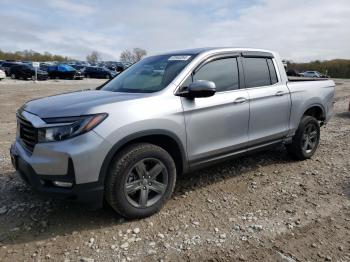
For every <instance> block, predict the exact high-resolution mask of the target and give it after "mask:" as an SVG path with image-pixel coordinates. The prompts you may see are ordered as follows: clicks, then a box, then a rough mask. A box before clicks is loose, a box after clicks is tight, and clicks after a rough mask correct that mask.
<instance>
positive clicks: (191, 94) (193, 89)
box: [180, 80, 216, 99]
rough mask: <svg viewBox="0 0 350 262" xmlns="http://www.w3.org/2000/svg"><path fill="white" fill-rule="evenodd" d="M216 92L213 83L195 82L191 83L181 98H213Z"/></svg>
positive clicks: (205, 81)
mask: <svg viewBox="0 0 350 262" xmlns="http://www.w3.org/2000/svg"><path fill="white" fill-rule="evenodd" d="M215 92H216V86H215V83H214V82H212V81H207V80H196V81H194V82H193V83H191V84H190V85H189V86H188V88H187V90H186V91H184V92H183V93H181V94H180V95H181V96H184V97H188V98H192V99H193V98H199V97H209V96H213V95H214V94H215Z"/></svg>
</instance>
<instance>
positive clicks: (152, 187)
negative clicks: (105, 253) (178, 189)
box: [105, 143, 176, 218]
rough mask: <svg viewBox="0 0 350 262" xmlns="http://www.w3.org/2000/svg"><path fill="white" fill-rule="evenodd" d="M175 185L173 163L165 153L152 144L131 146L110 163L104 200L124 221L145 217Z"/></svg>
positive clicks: (152, 212)
mask: <svg viewBox="0 0 350 262" xmlns="http://www.w3.org/2000/svg"><path fill="white" fill-rule="evenodd" d="M175 181H176V167H175V163H174V160H173V159H172V158H171V156H170V155H169V153H168V152H167V151H165V150H164V149H163V148H161V147H158V146H156V145H153V144H146V143H140V144H134V145H131V146H129V147H127V148H126V149H124V150H123V151H122V152H121V153H120V154H118V156H116V158H115V159H114V160H113V164H112V165H111V168H110V171H109V175H108V177H107V179H106V186H105V188H106V200H107V202H108V203H109V205H110V206H111V207H112V208H113V209H114V210H115V211H116V212H118V213H119V214H120V215H122V216H124V217H128V218H143V217H147V216H150V215H152V214H154V213H156V212H157V211H159V210H160V209H161V207H162V206H163V205H164V203H165V202H166V201H167V200H168V199H169V198H170V196H171V194H172V192H173V190H174V186H175Z"/></svg>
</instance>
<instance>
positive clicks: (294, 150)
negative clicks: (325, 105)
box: [287, 116, 320, 160]
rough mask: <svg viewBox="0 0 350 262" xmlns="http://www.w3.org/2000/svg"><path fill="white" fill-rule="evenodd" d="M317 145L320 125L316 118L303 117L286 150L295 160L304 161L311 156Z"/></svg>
mask: <svg viewBox="0 0 350 262" xmlns="http://www.w3.org/2000/svg"><path fill="white" fill-rule="evenodd" d="M319 143H320V124H319V123H318V121H317V119H316V118H314V117H312V116H304V117H303V118H302V119H301V121H300V124H299V127H298V129H297V131H296V132H295V135H294V137H293V140H292V143H291V144H289V145H287V150H288V152H289V153H290V154H291V155H292V156H293V157H295V158H296V159H298V160H305V159H308V158H311V157H312V156H313V154H314V153H315V152H316V149H317V147H318V145H319Z"/></svg>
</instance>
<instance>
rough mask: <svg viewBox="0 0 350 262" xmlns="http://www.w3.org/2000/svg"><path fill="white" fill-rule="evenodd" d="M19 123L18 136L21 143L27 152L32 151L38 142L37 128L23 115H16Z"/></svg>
mask: <svg viewBox="0 0 350 262" xmlns="http://www.w3.org/2000/svg"><path fill="white" fill-rule="evenodd" d="M17 118H18V124H19V137H20V139H21V142H22V145H23V146H24V148H25V149H27V150H28V151H29V152H31V153H32V152H33V150H34V146H35V145H36V144H37V143H38V129H37V128H35V127H34V126H33V125H32V123H30V122H29V121H28V120H25V119H24V118H23V117H20V116H17Z"/></svg>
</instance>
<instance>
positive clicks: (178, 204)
mask: <svg viewBox="0 0 350 262" xmlns="http://www.w3.org/2000/svg"><path fill="white" fill-rule="evenodd" d="M102 82H103V80H93V79H89V80H82V81H45V82H39V83H37V84H33V83H32V82H30V81H12V80H5V81H3V82H0V120H1V129H0V161H1V166H0V192H1V194H0V261H42V260H45V261H50V260H53V261H140V260H142V261H155V260H156V261H174V260H187V261H208V260H209V261H289V262H292V261H350V147H349V145H350V121H349V120H350V114H349V113H348V112H347V110H348V102H349V101H350V81H349V80H338V79H337V80H336V82H337V88H336V101H337V102H336V104H335V116H334V117H333V118H332V120H331V121H330V123H329V124H328V125H327V126H326V127H325V128H322V132H321V144H320V147H319V149H318V151H317V153H316V154H315V156H314V157H313V158H312V159H310V160H307V161H302V162H296V161H293V160H292V159H291V158H290V157H289V156H288V155H287V154H286V152H285V150H284V148H283V147H280V148H276V149H274V150H270V151H266V152H262V153H258V154H255V155H252V156H249V157H244V158H238V159H235V160H232V161H228V162H225V163H222V164H220V165H216V166H213V167H211V168H207V169H204V170H201V171H199V172H196V173H193V174H190V175H187V176H183V177H180V178H179V179H178V182H177V186H176V189H175V193H174V195H173V197H172V199H171V200H170V201H169V202H168V203H167V204H166V205H165V207H164V208H163V209H162V210H161V212H160V213H158V214H156V215H154V216H152V217H149V218H147V219H142V220H129V221H128V220H124V219H122V218H120V217H118V216H117V215H115V214H114V213H113V212H112V211H111V210H110V209H108V208H105V209H102V210H97V211H89V210H87V209H85V208H84V207H81V206H79V205H77V204H74V203H67V202H63V201H59V200H54V199H50V198H45V197H40V196H37V195H36V194H35V193H33V192H32V191H31V189H30V188H29V187H27V186H26V185H24V184H23V183H22V182H21V180H20V179H19V178H18V177H17V175H16V174H15V173H14V170H13V168H12V167H11V164H10V159H9V155H8V148H9V146H10V144H11V142H12V141H13V139H14V136H15V111H16V109H17V108H18V107H20V106H21V105H22V104H23V103H24V102H25V101H26V100H29V99H33V98H36V97H41V96H47V95H52V94H56V93H61V92H66V91H71V90H79V89H85V88H90V87H94V86H98V85H99V84H101V83H102Z"/></svg>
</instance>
